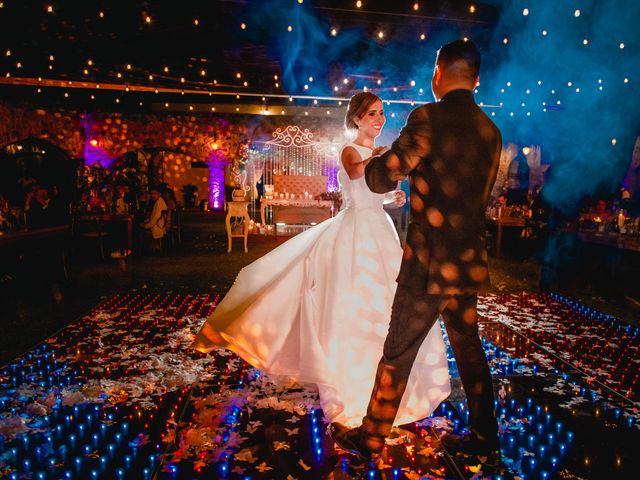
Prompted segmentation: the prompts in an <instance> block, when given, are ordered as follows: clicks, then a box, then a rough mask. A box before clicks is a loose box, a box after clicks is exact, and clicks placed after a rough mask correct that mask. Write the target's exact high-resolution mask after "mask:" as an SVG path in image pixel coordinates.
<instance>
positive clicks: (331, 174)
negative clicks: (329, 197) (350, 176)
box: [324, 162, 340, 192]
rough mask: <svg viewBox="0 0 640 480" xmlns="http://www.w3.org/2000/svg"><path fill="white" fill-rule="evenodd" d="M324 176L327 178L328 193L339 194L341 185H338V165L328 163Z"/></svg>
mask: <svg viewBox="0 0 640 480" xmlns="http://www.w3.org/2000/svg"><path fill="white" fill-rule="evenodd" d="M324 175H326V177H327V192H337V191H338V190H339V189H340V185H338V164H337V163H335V162H326V163H325V166H324Z"/></svg>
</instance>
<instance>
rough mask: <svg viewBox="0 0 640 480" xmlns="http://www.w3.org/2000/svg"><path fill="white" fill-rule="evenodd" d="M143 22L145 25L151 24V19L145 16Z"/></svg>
mask: <svg viewBox="0 0 640 480" xmlns="http://www.w3.org/2000/svg"><path fill="white" fill-rule="evenodd" d="M144 21H145V22H147V23H151V17H150V16H149V15H147V16H146V17H145V19H144Z"/></svg>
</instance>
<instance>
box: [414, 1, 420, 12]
mask: <svg viewBox="0 0 640 480" xmlns="http://www.w3.org/2000/svg"><path fill="white" fill-rule="evenodd" d="M419 8H420V5H418V2H416V3H414V4H413V11H414V12H417V11H418V9H419Z"/></svg>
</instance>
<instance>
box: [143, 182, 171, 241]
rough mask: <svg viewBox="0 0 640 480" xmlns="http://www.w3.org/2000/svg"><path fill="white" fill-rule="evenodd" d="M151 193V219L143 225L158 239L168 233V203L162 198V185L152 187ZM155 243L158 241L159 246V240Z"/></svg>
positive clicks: (152, 236)
mask: <svg viewBox="0 0 640 480" xmlns="http://www.w3.org/2000/svg"><path fill="white" fill-rule="evenodd" d="M149 193H150V194H151V201H152V202H153V208H152V209H151V215H150V217H149V220H147V221H146V222H145V223H144V225H143V227H144V228H145V229H146V230H149V231H150V233H151V238H153V239H154V240H156V241H158V240H160V239H162V237H164V236H165V234H166V212H167V204H166V203H165V201H164V199H163V198H162V194H161V192H160V187H152V188H151V190H150V191H149ZM154 243H157V247H158V248H159V242H154Z"/></svg>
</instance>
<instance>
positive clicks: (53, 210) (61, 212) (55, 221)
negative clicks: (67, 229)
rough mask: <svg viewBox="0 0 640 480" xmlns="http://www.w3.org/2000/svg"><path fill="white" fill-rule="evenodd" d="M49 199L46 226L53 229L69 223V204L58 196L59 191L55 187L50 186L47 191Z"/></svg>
mask: <svg viewBox="0 0 640 480" xmlns="http://www.w3.org/2000/svg"><path fill="white" fill-rule="evenodd" d="M49 198H50V200H49V207H47V212H48V215H47V224H48V225H49V226H52V227H53V226H56V225H65V224H68V223H70V221H71V219H70V215H69V204H68V203H67V201H66V200H65V199H64V198H63V196H62V195H61V194H60V189H59V188H58V186H57V185H52V186H51V188H50V189H49Z"/></svg>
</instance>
